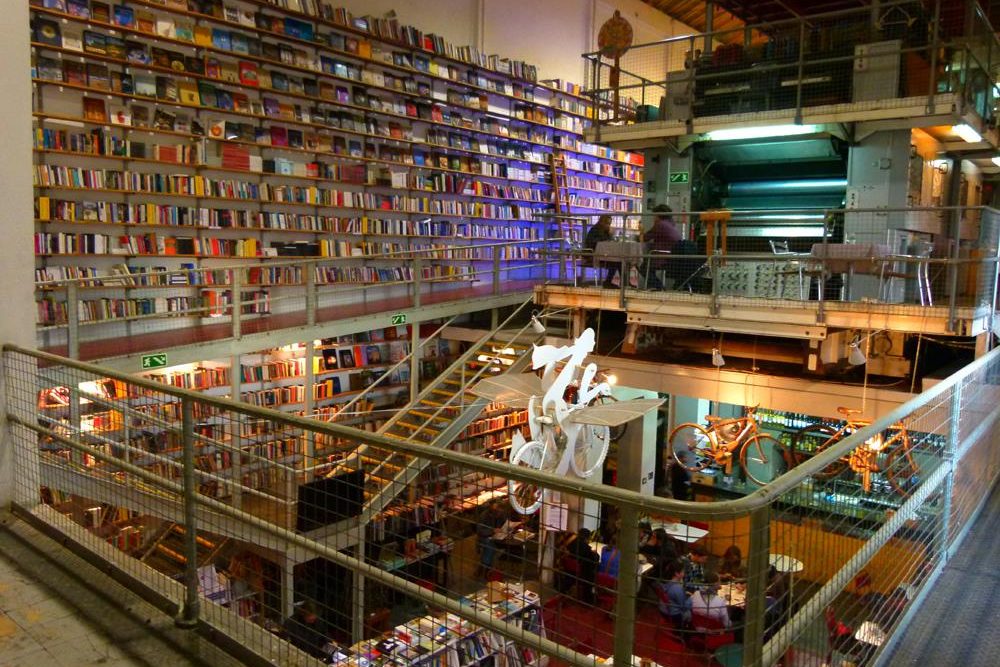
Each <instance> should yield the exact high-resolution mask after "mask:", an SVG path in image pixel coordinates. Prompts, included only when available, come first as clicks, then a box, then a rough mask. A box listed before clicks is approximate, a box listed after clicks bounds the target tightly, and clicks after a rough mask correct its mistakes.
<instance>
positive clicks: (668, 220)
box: [643, 204, 681, 289]
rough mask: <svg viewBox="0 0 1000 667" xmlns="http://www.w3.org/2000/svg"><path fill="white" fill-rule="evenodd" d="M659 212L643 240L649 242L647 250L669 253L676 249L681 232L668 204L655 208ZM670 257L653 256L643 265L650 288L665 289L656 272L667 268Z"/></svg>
mask: <svg viewBox="0 0 1000 667" xmlns="http://www.w3.org/2000/svg"><path fill="white" fill-rule="evenodd" d="M653 212H654V213H656V214H657V216H656V218H654V219H653V226H652V227H651V228H650V229H649V231H648V232H646V233H645V234H644V235H643V241H645V242H646V243H647V247H646V252H647V253H649V254H652V255H656V254H667V253H671V252H673V251H674V247H675V246H676V245H677V242H678V241H680V240H681V232H680V230H679V229H678V228H677V225H675V224H674V220H673V218H672V217H671V216H670V213H671V212H672V211H671V210H670V207H669V206H667V205H666V204H659V205H658V206H655V207H654V208H653ZM669 262H670V260H668V259H657V258H656V257H652V258H649V259H647V260H646V262H645V265H644V267H643V276H644V280H645V285H646V286H647V287H648V288H649V289H663V283H662V282H661V281H660V278H659V276H657V274H656V272H657V271H659V270H660V269H664V268H667V267H668V266H669V265H670V263H669Z"/></svg>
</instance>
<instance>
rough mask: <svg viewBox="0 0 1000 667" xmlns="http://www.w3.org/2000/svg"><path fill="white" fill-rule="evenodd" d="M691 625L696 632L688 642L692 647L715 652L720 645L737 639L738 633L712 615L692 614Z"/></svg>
mask: <svg viewBox="0 0 1000 667" xmlns="http://www.w3.org/2000/svg"><path fill="white" fill-rule="evenodd" d="M691 626H692V627H693V628H694V632H693V633H692V635H691V638H690V639H689V640H688V644H689V645H690V646H691V647H692V648H697V649H701V650H703V651H708V652H712V653H714V652H715V650H716V649H718V648H719V647H720V646H725V645H726V644H732V643H733V642H735V641H736V635H734V634H733V633H732V632H730V631H729V630H727V629H726V626H725V625H723V624H722V621H720V620H718V619H716V618H713V617H711V616H703V615H701V614H691Z"/></svg>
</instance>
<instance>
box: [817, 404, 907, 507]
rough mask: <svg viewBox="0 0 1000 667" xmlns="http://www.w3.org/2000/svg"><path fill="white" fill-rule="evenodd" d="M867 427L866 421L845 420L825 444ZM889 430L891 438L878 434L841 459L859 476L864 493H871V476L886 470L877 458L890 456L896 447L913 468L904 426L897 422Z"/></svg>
mask: <svg viewBox="0 0 1000 667" xmlns="http://www.w3.org/2000/svg"><path fill="white" fill-rule="evenodd" d="M869 425H871V421H868V420H858V419H847V420H845V423H844V425H843V426H842V427H840V428H839V429H837V431H836V432H834V433H833V434H832V435H830V437H829V438H828V439H827V441H826V444H828V443H832V442H836V441H838V440H840V439H841V438H844V437H846V436H849V435H850V434H852V433H854V432H856V431H858V430H860V429H863V428H865V427H866V426H869ZM890 428H892V429H894V430H895V433H894V434H893V435H892V436H891V437H889V438H886V437H885V436H884V435H883V434H882V433H878V434H876V435H874V436H872V437H871V438H869V439H868V440H866V441H865V443H864V444H863V445H861V446H859V447H855V448H854V449H853V450H851V452H850V453H849V454H848V455H847V456H844V457H841V461H843V462H845V463H847V465H848V466H849V467H850V469H851V471H852V472H854V473H855V474H858V475H861V488H862V489H863V490H864V492H865V493H868V492H869V491H871V487H872V474H873V473H884V472H886V470H887V468H883V467H882V466H881V465H879V457H880V456H882V457H888V456H890V455H891V454H892V453H893V452H894V451H895V450H896V449H897V447H898V448H900V449H902V451H903V453H904V455H905V456H906V457H907V459H908V460H909V462H910V464H911V465H914V467H915V464H914V463H913V460H912V458H911V457H910V445H909V443H910V438H909V433H908V432H907V430H906V426H905V425H904V424H903V423H902V422H897V423H896V424H893V425H892V426H891V427H890Z"/></svg>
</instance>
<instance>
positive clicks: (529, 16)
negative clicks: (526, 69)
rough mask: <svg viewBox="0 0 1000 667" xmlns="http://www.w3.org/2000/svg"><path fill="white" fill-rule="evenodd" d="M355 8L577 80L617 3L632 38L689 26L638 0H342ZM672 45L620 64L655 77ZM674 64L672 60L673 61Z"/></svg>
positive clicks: (543, 73) (543, 74)
mask: <svg viewBox="0 0 1000 667" xmlns="http://www.w3.org/2000/svg"><path fill="white" fill-rule="evenodd" d="M343 5H344V6H345V7H347V8H348V9H350V10H351V11H352V12H354V13H355V14H358V15H366V14H371V15H373V16H381V15H384V14H385V13H386V12H387V11H389V10H390V9H393V10H395V11H396V15H397V17H398V18H399V20H400V21H401V22H402V23H404V24H409V25H413V26H416V27H417V28H420V29H421V30H423V31H425V32H434V33H438V34H441V35H442V36H444V37H445V38H446V39H447V40H448V41H450V42H452V43H454V44H457V45H461V46H465V45H467V44H472V45H476V46H478V47H479V48H481V49H483V50H484V51H486V52H487V53H496V54H498V55H501V56H505V57H509V58H515V59H519V60H524V61H526V62H528V63H530V64H532V65H536V66H537V67H538V74H539V78H542V79H563V80H566V81H571V82H573V83H579V84H583V83H585V81H586V77H585V75H586V70H585V64H584V60H583V58H581V57H580V56H581V54H583V53H586V52H590V51H594V50H595V49H596V44H597V32H598V30H600V27H601V25H602V24H603V23H604V22H605V21H606V20H608V19H609V18H611V16H612V15H613V14H614V11H615V10H616V9H617V10H619V11H620V12H621V13H622V16H623V17H624V18H625V19H626V20H628V21H629V23H631V24H632V30H633V33H634V39H633V43H634V44H642V43H646V42H652V41H657V40H660V39H664V38H666V37H671V36H674V35H684V34H689V33H691V32H692V29H691V28H690V27H688V26H686V25H684V24H683V23H680V22H678V21H674V20H673V19H671V18H670V17H668V16H666V15H665V14H663V13H661V12H658V11H656V10H654V9H653V8H651V7H650V6H649V5H647V4H645V3H643V2H640V0H545V1H544V2H539V1H538V0H429V1H423V0H371V1H369V0H345V1H344V2H343ZM677 53H680V56H679V57H680V59H681V60H680V61H679V62H680V66H682V65H683V53H681V52H679V51H678V50H677V49H667V48H655V49H642V50H639V51H636V52H634V53H633V54H631V55H630V54H626V56H625V57H624V58H623V59H622V62H621V66H622V69H624V70H628V71H636V72H637V73H639V74H641V75H643V76H646V77H649V78H653V79H655V80H662V79H663V75H664V74H665V72H666V71H667V61H668V59H669V60H671V61H674V60H676V58H677V57H678V56H677ZM677 68H678V67H674V69H677Z"/></svg>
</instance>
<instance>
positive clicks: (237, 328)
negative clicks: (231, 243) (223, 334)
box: [230, 268, 243, 340]
mask: <svg viewBox="0 0 1000 667" xmlns="http://www.w3.org/2000/svg"><path fill="white" fill-rule="evenodd" d="M232 285H233V288H232V289H233V298H232V299H231V300H230V301H231V304H230V305H231V309H230V312H231V314H232V325H233V339H235V340H239V339H240V338H241V337H242V336H243V276H242V275H241V272H240V269H238V268H234V269H233V283H232Z"/></svg>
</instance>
